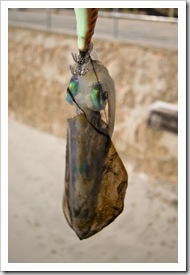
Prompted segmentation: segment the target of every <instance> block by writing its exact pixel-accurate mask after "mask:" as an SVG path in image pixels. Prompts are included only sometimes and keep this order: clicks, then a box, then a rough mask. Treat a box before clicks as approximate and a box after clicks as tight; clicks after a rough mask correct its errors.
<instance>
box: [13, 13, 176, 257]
mask: <svg viewBox="0 0 190 275" xmlns="http://www.w3.org/2000/svg"><path fill="white" fill-rule="evenodd" d="M177 16H178V11H177V9H119V8H118V9H100V11H99V17H98V20H97V24H96V28H95V34H94V36H93V43H94V48H95V50H96V51H97V53H98V56H99V60H100V61H101V62H102V63H103V64H104V65H105V66H106V67H107V69H108V70H109V73H110V75H111V76H112V78H113V80H114V82H115V87H116V124H115V130H114V134H113V143H114V145H115V147H116V149H117V151H118V153H119V155H120V156H121V158H122V160H123V162H124V165H125V166H126V169H127V170H128V174H129V187H128V190H127V194H126V203H125V209H126V211H125V210H124V212H123V213H122V214H121V217H118V219H116V221H114V223H113V224H111V225H109V226H108V228H105V229H104V230H103V231H102V232H100V233H98V234H97V235H95V236H94V237H92V238H90V239H89V240H85V241H82V242H81V241H79V240H78V239H77V237H76V236H75V234H74V233H73V232H72V230H71V229H70V228H69V226H68V225H67V224H66V222H65V218H64V216H63V214H62V209H61V200H62V192H63V184H64V173H65V170H64V169H65V167H64V166H65V163H64V162H65V146H66V141H65V139H66V132H67V118H70V117H72V116H73V115H74V114H75V110H74V108H73V107H72V106H70V105H69V104H68V103H67V102H66V100H65V95H66V89H67V86H68V83H69V80H70V78H71V73H70V70H69V65H70V64H73V60H72V57H71V53H72V52H74V53H75V52H77V37H76V20H75V15H74V10H73V9H9V41H8V48H9V72H8V73H9V79H8V85H9V262H177V188H178V187H177V180H178V135H177V132H178V131H177V106H178V63H177V62H178V48H177V46H178V19H177ZM18 247H19V248H18Z"/></svg>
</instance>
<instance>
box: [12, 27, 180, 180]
mask: <svg viewBox="0 0 190 275" xmlns="http://www.w3.org/2000/svg"><path fill="white" fill-rule="evenodd" d="M94 46H95V49H96V51H97V53H98V55H99V59H100V60H101V61H102V63H103V64H104V65H105V66H106V67H107V68H108V70H109V72H110V75H111V76H112V78H113V79H114V82H115V86H116V97H117V99H116V106H117V108H116V125H115V131H114V135H113V142H114V144H115V147H116V148H117V150H118V152H119V153H120V154H121V157H122V158H124V159H125V160H126V161H127V162H130V163H132V164H133V165H134V168H135V170H136V171H143V172H146V173H148V174H151V175H153V176H155V177H158V178H160V179H164V180H168V181H171V182H177V173H178V171H177V165H178V151H177V150H178V149H177V145H178V137H177V135H174V134H171V133H168V132H163V131H155V130H152V129H150V128H147V126H146V120H147V116H148V110H149V107H150V104H151V103H153V102H155V101H157V100H162V101H166V102H170V103H173V104H176V105H177V103H178V91H177V86H178V63H177V52H176V51H167V50H159V49H153V48H145V47H139V46H138V47H137V46H134V45H128V44H121V43H117V42H110V41H104V40H94ZM76 49H77V43H76V38H75V37H73V36H68V35H62V34H55V33H46V32H40V31H34V30H28V29H22V28H14V27H9V83H8V84H9V116H10V117H13V118H15V119H16V120H18V121H21V122H24V123H25V124H28V125H30V126H32V127H35V128H38V129H41V130H43V131H46V132H49V133H52V134H54V135H56V136H59V137H63V138H65V136H66V127H67V118H69V117H71V116H73V115H74V109H73V107H72V106H70V105H69V104H68V103H67V102H66V100H65V94H66V88H67V86H68V83H69V80H70V77H71V73H70V70H69V65H70V64H73V60H72V57H71V52H75V51H76Z"/></svg>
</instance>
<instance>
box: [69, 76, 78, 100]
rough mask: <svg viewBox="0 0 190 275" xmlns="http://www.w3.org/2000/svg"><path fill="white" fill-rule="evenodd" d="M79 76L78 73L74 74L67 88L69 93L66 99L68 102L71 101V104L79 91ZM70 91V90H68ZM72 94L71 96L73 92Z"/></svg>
mask: <svg viewBox="0 0 190 275" xmlns="http://www.w3.org/2000/svg"><path fill="white" fill-rule="evenodd" d="M78 85H79V82H78V77H77V76H76V75H73V77H72V78H71V80H70V82H69V87H68V89H67V94H66V100H67V102H69V103H70V104H73V99H72V96H73V97H75V96H76V94H77V92H78ZM68 91H69V92H68ZM70 93H71V94H72V96H71V94H70Z"/></svg>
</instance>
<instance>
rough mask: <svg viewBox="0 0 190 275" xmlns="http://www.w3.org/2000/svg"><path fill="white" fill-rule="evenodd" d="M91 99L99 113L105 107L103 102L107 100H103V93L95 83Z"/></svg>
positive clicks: (100, 87)
mask: <svg viewBox="0 0 190 275" xmlns="http://www.w3.org/2000/svg"><path fill="white" fill-rule="evenodd" d="M91 97H92V101H93V104H94V107H95V108H96V110H97V111H100V110H102V109H103V108H104V107H105V102H106V100H107V99H104V92H103V90H102V86H101V84H99V83H97V84H95V85H94V86H93V87H92V90H91Z"/></svg>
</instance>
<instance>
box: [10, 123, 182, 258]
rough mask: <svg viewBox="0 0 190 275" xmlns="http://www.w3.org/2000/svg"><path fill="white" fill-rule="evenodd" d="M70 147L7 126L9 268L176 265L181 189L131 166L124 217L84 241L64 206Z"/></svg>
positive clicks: (58, 140) (30, 130) (15, 125)
mask: <svg viewBox="0 0 190 275" xmlns="http://www.w3.org/2000/svg"><path fill="white" fill-rule="evenodd" d="M65 146H66V142H65V140H64V139H61V138H57V137H55V136H51V135H48V134H46V133H43V132H40V131H37V130H35V129H33V128H30V127H28V126H25V125H23V124H20V123H18V122H15V121H14V120H9V262H22V263H24V262H38V263H39V262H42V263H50V262H51V263H67V262H99V263H100V262H107V263H111V262H116V263H117V262H118V263H121V262H124V263H136V262H139V263H151V262H155V263H162V262H167V263H174V262H177V260H178V259H177V255H178V248H177V233H178V232H177V205H178V203H177V185H175V184H171V183H169V182H165V181H161V180H158V179H157V180H155V179H154V178H151V177H149V176H147V175H145V174H142V173H141V174H139V173H138V174H137V173H135V172H134V170H133V167H132V166H131V165H130V164H129V163H126V162H125V161H124V164H125V166H126V167H127V170H128V173H129V186H128V190H127V194H126V200H125V209H124V211H123V213H122V214H121V215H120V216H119V217H118V218H117V219H116V220H115V221H114V222H113V223H112V224H110V225H109V226H108V227H106V228H105V229H103V230H102V231H101V232H99V233H98V234H96V235H95V236H93V237H91V238H89V239H87V240H83V241H80V240H79V239H78V237H77V236H76V235H75V233H74V232H73V231H72V230H71V228H70V227H69V226H68V224H67V222H66V220H65V218H64V215H63V213H62V208H61V202H62V193H63V182H64V173H65ZM121 157H122V155H121Z"/></svg>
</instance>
